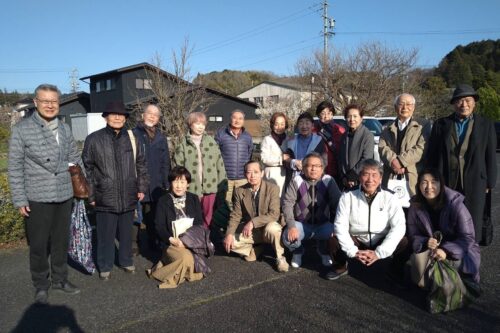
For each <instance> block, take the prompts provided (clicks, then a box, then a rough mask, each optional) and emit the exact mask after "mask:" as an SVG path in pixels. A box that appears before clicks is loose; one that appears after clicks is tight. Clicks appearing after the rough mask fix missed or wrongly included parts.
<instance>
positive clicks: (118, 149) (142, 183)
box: [82, 102, 148, 280]
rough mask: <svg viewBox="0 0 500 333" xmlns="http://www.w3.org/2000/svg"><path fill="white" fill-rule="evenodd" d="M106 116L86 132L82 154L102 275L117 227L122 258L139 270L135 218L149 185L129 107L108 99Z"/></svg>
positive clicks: (126, 267)
mask: <svg viewBox="0 0 500 333" xmlns="http://www.w3.org/2000/svg"><path fill="white" fill-rule="evenodd" d="M102 116H103V117H104V118H105V119H106V124H107V125H106V127H105V128H103V129H100V130H98V131H97V132H94V133H92V134H90V135H89V136H88V137H87V139H86V140H85V145H84V148H83V155H82V157H83V162H84V163H85V169H86V170H87V176H88V181H89V185H90V191H89V202H90V204H91V205H94V206H95V210H96V222H97V267H98V269H99V277H100V278H101V280H108V279H109V277H110V272H111V269H112V268H113V264H114V261H115V236H116V235H117V231H118V238H119V242H120V244H119V251H118V263H119V265H120V266H121V268H122V269H123V270H124V271H125V272H126V273H135V266H134V263H133V259H132V224H133V222H134V221H133V220H134V209H135V208H136V205H137V200H142V199H144V193H145V192H146V191H147V189H148V174H147V168H146V159H145V157H144V150H143V149H142V147H141V146H140V145H139V144H138V140H136V138H135V136H134V134H133V133H132V131H127V130H126V129H125V127H124V125H125V122H126V121H127V117H128V112H127V110H126V109H125V106H124V105H123V103H121V102H111V103H109V104H108V105H107V106H106V109H105V111H104V113H103V114H102Z"/></svg>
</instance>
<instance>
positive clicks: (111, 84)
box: [95, 79, 116, 92]
mask: <svg viewBox="0 0 500 333" xmlns="http://www.w3.org/2000/svg"><path fill="white" fill-rule="evenodd" d="M115 88H116V81H115V80H114V79H107V80H100V81H97V82H96V83H95V91H96V92H101V91H108V90H113V89H115Z"/></svg>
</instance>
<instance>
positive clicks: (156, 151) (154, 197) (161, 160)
mask: <svg viewBox="0 0 500 333" xmlns="http://www.w3.org/2000/svg"><path fill="white" fill-rule="evenodd" d="M133 132H134V134H135V136H136V137H137V140H138V141H139V145H140V146H141V147H142V149H143V150H144V151H145V152H146V164H147V166H148V174H149V189H148V191H146V193H144V200H143V202H156V201H158V199H159V198H160V196H161V195H162V192H163V189H166V188H168V185H169V184H168V174H169V172H170V155H169V151H168V144H167V139H165V136H164V135H163V134H162V133H161V132H160V131H159V130H158V129H156V135H155V138H154V139H153V141H152V142H151V141H150V140H149V137H148V135H147V134H146V130H145V129H144V127H143V124H142V123H139V124H138V125H137V126H136V127H135V128H134V129H133Z"/></svg>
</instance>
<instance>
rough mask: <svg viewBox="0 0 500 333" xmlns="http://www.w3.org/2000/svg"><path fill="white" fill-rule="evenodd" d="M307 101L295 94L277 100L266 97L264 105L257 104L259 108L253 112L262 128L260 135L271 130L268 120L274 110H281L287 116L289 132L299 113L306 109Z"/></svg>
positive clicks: (266, 133)
mask: <svg viewBox="0 0 500 333" xmlns="http://www.w3.org/2000/svg"><path fill="white" fill-rule="evenodd" d="M309 104H310V103H309V102H308V101H305V100H303V99H301V98H300V96H299V95H297V96H293V95H291V96H288V97H283V98H280V99H279V101H273V100H271V99H268V100H266V101H265V107H262V106H261V105H259V108H258V109H257V110H255V113H256V114H257V115H258V116H259V119H260V125H261V128H262V136H265V135H268V134H269V133H270V131H271V128H270V127H269V122H270V120H271V116H272V115H273V113H275V112H283V113H284V114H286V116H287V117H288V125H289V128H288V130H289V131H290V132H291V131H293V128H294V126H295V122H296V120H297V118H298V117H299V115H300V114H301V113H302V112H304V111H306V109H307V108H308V107H309Z"/></svg>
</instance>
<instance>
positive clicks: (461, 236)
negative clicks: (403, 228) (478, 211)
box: [408, 169, 481, 288]
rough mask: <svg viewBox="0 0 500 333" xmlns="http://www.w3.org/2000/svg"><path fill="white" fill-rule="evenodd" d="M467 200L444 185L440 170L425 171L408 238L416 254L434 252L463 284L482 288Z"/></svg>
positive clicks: (411, 208) (412, 208) (420, 177)
mask: <svg viewBox="0 0 500 333" xmlns="http://www.w3.org/2000/svg"><path fill="white" fill-rule="evenodd" d="M464 199H465V197H464V196H463V195H462V194H460V193H458V192H456V191H453V190H452V189H450V188H448V187H446V186H445V185H444V179H443V176H442V175H441V174H440V173H439V172H438V171H437V170H435V169H426V170H424V171H423V172H422V173H420V174H419V176H418V181H417V194H416V195H415V197H414V198H413V199H412V201H413V202H412V204H411V206H410V209H409V212H408V235H409V237H410V240H411V242H412V246H413V252H415V253H420V252H423V251H425V250H427V249H429V250H431V253H432V256H433V257H434V259H436V260H445V259H446V260H448V261H449V262H450V263H451V264H452V266H453V267H455V268H456V269H457V271H458V272H459V274H460V276H461V277H462V280H464V282H466V280H470V281H473V282H474V283H475V286H476V287H477V288H479V265H480V262H481V256H480V251H479V245H478V244H477V243H476V241H475V236H474V225H473V222H472V217H471V215H470V213H469V211H468V210H467V208H466V207H465V205H464ZM437 231H439V232H440V233H441V235H442V239H441V241H440V242H439V240H438V239H436V238H435V237H434V236H433V235H436V232H437ZM437 234H439V233H437Z"/></svg>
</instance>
